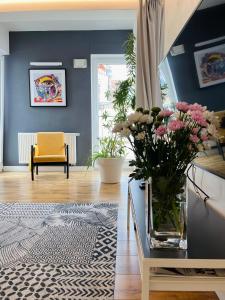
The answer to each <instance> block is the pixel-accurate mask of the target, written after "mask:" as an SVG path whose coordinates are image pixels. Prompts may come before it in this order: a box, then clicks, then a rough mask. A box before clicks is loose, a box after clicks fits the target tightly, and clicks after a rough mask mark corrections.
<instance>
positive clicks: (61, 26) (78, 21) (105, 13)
mask: <svg viewBox="0 0 225 300" xmlns="http://www.w3.org/2000/svg"><path fill="white" fill-rule="evenodd" d="M106 1H107V0H106ZM135 19H136V11H135V10H82V11H79V10H72V11H71V10H70V11H35V12H34V11H33V12H10V13H0V26H3V27H4V28H6V29H7V30H9V31H51V30H57V31H58V30H117V29H133V28H134V24H135Z"/></svg>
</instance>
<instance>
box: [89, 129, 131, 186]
mask: <svg viewBox="0 0 225 300" xmlns="http://www.w3.org/2000/svg"><path fill="white" fill-rule="evenodd" d="M124 155H125V147H124V141H123V139H121V137H119V136H118V135H117V134H112V135H110V136H106V137H103V138H101V139H100V140H99V150H98V151H96V152H94V153H93V154H92V163H93V164H95V162H96V163H97V165H98V167H99V171H100V176H101V182H103V183H118V182H120V178H121V174H122V166H123V162H124Z"/></svg>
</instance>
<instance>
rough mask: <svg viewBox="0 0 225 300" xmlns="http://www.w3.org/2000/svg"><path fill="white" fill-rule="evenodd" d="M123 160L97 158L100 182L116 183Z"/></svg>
mask: <svg viewBox="0 0 225 300" xmlns="http://www.w3.org/2000/svg"><path fill="white" fill-rule="evenodd" d="M123 162H124V158H123V157H119V158H98V160H97V164H98V166H99V171H100V176H101V182H103V183H118V182H120V178H121V174H122V166H123Z"/></svg>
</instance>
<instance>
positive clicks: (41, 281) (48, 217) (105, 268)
mask: <svg viewBox="0 0 225 300" xmlns="http://www.w3.org/2000/svg"><path fill="white" fill-rule="evenodd" d="M116 220H117V205H115V204H110V203H100V204H90V205H77V204H65V205H61V204H0V299H1V300H37V299H39V300H44V299H47V300H83V299H86V300H100V299H101V300H108V299H113V290H114V276H115V261H116V240H117V225H116V223H117V222H116Z"/></svg>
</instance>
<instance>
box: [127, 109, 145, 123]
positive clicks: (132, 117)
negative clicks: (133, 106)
mask: <svg viewBox="0 0 225 300" xmlns="http://www.w3.org/2000/svg"><path fill="white" fill-rule="evenodd" d="M142 116H143V114H142V113H141V112H138V111H136V112H135V113H132V114H130V115H129V116H128V117H127V120H128V122H130V124H132V123H137V122H139V120H140V119H141V117H142Z"/></svg>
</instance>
